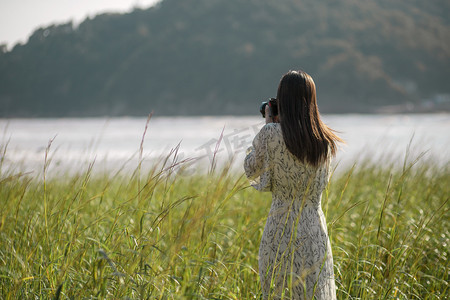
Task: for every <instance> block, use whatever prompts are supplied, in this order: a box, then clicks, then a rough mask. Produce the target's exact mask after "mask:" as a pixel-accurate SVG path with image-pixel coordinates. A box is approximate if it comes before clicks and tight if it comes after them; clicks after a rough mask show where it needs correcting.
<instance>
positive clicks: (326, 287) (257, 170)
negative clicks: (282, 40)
mask: <svg viewBox="0 0 450 300" xmlns="http://www.w3.org/2000/svg"><path fill="white" fill-rule="evenodd" d="M277 104H278V112H279V115H278V118H276V119H275V120H272V119H271V117H270V115H271V114H270V111H269V106H268V105H267V106H266V114H265V115H266V125H264V127H263V128H262V129H261V130H260V132H259V133H258V134H257V135H256V136H255V138H254V140H253V146H252V147H250V148H249V150H248V152H247V156H246V158H245V162H244V168H245V172H246V175H247V177H248V178H249V179H250V180H251V183H252V186H253V187H254V188H256V189H257V190H260V191H271V192H272V205H271V208H270V212H269V216H268V218H267V222H266V226H265V228H264V233H263V236H262V238H261V244H260V248H259V275H260V280H261V288H262V293H263V298H264V299H281V298H284V299H324V300H330V299H336V287H335V282H334V272H333V256H332V253H331V246H330V240H329V238H328V233H327V226H326V221H325V216H324V214H323V212H322V208H321V203H320V202H321V197H322V192H323V190H324V189H325V187H326V185H327V183H328V177H329V170H330V161H331V157H332V156H334V155H335V153H336V148H337V146H336V144H337V142H342V140H341V139H340V138H339V137H338V136H337V135H335V134H334V133H333V131H332V130H331V129H330V128H328V127H327V126H326V125H325V124H324V123H322V121H321V120H320V116H319V110H318V108H317V103H316V87H315V85H314V81H313V80H312V78H311V77H310V76H309V75H308V74H306V73H305V72H303V71H290V72H288V73H287V74H285V75H284V76H283V77H282V79H281V81H280V84H279V86H278V93H277ZM274 121H275V122H274Z"/></svg>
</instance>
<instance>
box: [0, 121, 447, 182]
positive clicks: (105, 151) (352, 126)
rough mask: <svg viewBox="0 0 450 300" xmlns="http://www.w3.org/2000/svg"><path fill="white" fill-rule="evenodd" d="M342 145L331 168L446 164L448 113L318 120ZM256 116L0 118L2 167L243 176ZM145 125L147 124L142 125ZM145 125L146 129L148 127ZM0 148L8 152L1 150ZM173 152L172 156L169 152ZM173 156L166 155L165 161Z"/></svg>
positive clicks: (257, 125)
mask: <svg viewBox="0 0 450 300" xmlns="http://www.w3.org/2000/svg"><path fill="white" fill-rule="evenodd" d="M322 118H323V121H324V122H325V123H326V124H327V125H328V126H329V127H330V128H332V129H334V130H336V131H337V132H338V134H339V135H340V136H341V137H342V138H343V139H344V140H345V141H346V144H345V145H342V146H341V149H340V151H339V153H338V155H337V157H336V158H335V159H334V164H335V165H336V166H337V170H339V169H345V168H347V167H348V166H351V165H353V164H354V163H356V164H358V163H360V162H362V161H364V160H367V159H369V160H371V161H373V162H376V163H379V164H386V165H387V164H390V163H392V162H394V163H397V164H399V165H401V164H402V163H403V161H404V159H405V157H406V156H407V157H408V158H407V159H408V161H413V160H414V159H415V158H417V157H419V156H420V155H421V154H423V158H422V160H428V159H431V160H434V161H436V162H437V163H438V164H443V165H444V164H449V162H450V114H411V115H358V114H354V115H324V116H322ZM263 121H264V120H263V119H262V118H260V117H257V116H255V117H153V118H152V119H151V120H150V121H149V122H148V124H147V119H146V118H126V117H123V118H90V119H77V118H61V119H0V137H1V139H0V145H1V148H2V153H1V156H2V161H3V163H2V169H3V170H5V169H14V170H15V171H20V172H30V173H32V174H38V175H39V174H40V173H42V172H43V169H44V168H43V167H44V164H45V162H46V161H47V162H48V167H47V169H46V172H48V173H53V174H61V173H71V172H79V171H84V170H86V169H87V168H88V167H89V164H93V169H94V171H107V172H109V171H116V170H119V169H124V170H129V171H133V170H135V169H136V168H137V166H138V164H139V162H140V161H142V160H143V166H147V167H149V166H152V165H154V163H155V162H160V163H161V162H162V161H164V159H165V158H166V157H168V156H170V161H171V162H173V161H178V162H180V161H183V160H190V163H191V164H190V166H189V168H191V169H198V168H205V167H207V168H209V167H210V166H211V165H212V164H213V163H217V164H226V163H228V162H230V161H233V166H234V167H233V168H234V169H235V170H236V171H237V172H241V171H243V169H242V161H243V158H244V155H245V150H246V149H247V148H248V147H249V146H250V145H251V142H252V139H253V137H254V136H255V134H256V133H257V132H258V131H259V129H260V128H261V127H262V126H263ZM147 125H148V126H147ZM146 126H147V128H146ZM5 148H6V151H4V150H5ZM171 153H172V154H171ZM170 154H171V155H170Z"/></svg>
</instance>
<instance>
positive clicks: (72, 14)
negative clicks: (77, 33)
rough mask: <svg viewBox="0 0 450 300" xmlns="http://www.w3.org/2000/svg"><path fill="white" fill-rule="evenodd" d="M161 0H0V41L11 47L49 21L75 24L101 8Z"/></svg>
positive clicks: (109, 9) (107, 9)
mask: <svg viewBox="0 0 450 300" xmlns="http://www.w3.org/2000/svg"><path fill="white" fill-rule="evenodd" d="M159 1H160V0H0V45H1V44H7V47H8V49H11V48H12V47H13V46H14V45H15V44H16V43H18V42H21V43H25V42H26V41H27V40H28V37H29V36H30V35H31V34H32V33H33V31H34V30H35V29H37V28H39V27H45V26H48V25H50V24H55V23H57V24H61V23H66V22H68V21H70V20H72V21H74V23H75V24H78V23H80V22H81V21H83V20H84V19H85V18H86V17H87V16H90V17H93V16H95V15H97V14H99V13H104V12H128V11H131V10H132V9H133V7H140V8H147V7H150V6H152V5H154V4H155V3H156V2H159Z"/></svg>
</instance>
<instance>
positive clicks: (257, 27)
mask: <svg viewBox="0 0 450 300" xmlns="http://www.w3.org/2000/svg"><path fill="white" fill-rule="evenodd" d="M449 7H450V2H448V1H441V0H431V1H427V2H423V1H419V0H409V1H406V0H375V1H354V0H343V1H332V0H319V1H318V0H303V1H299V0H283V1H271V0H164V1H162V2H161V3H160V4H158V5H156V6H154V7H151V8H149V9H145V10H142V9H136V10H134V11H132V12H131V13H127V14H102V15H98V16H96V17H95V18H92V19H86V20H85V21H83V22H82V23H81V24H79V25H78V26H74V25H73V24H72V23H70V22H69V23H67V24H59V25H53V26H49V27H46V28H39V29H37V30H36V31H35V32H34V33H33V34H32V35H31V36H30V38H29V40H28V42H27V43H26V44H24V45H20V44H19V45H16V46H15V47H14V48H13V49H12V50H11V51H6V50H3V51H1V53H0V116H2V117H11V116H24V117H28V116H37V117H48V116H58V117H59V116H100V115H109V116H119V115H146V114H148V113H149V112H150V111H152V110H153V111H154V112H155V114H157V115H205V114H206V115H219V114H241V115H242V114H254V113H256V111H257V108H258V105H259V102H260V101H262V100H265V99H267V98H268V97H271V96H274V95H275V94H276V88H277V85H278V81H279V79H280V77H281V76H282V74H283V73H285V72H286V71H288V70H289V69H300V68H301V69H303V70H305V71H307V72H308V73H310V74H311V75H312V76H313V78H314V79H315V82H316V84H317V87H318V98H319V99H318V101H319V105H320V109H321V111H322V112H334V113H336V112H374V111H377V110H379V109H380V108H382V107H385V106H397V107H403V106H405V107H407V106H408V105H409V106H411V105H413V106H414V105H416V107H417V106H418V105H420V104H421V103H422V102H424V100H425V99H431V100H433V99H444V102H445V101H446V99H447V100H448V95H449V94H450V85H449V84H448V78H450V42H449V41H450V26H449V19H448V14H449V12H450V9H449ZM442 95H443V96H442ZM428 103H430V102H428ZM431 105H433V103H432V102H431Z"/></svg>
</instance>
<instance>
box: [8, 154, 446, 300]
mask: <svg viewBox="0 0 450 300" xmlns="http://www.w3.org/2000/svg"><path fill="white" fill-rule="evenodd" d="M1 150H2V153H3V156H2V160H1V161H2V162H3V158H4V157H5V156H7V151H6V146H3V147H2V149H1ZM50 150H51V149H50V148H49V149H48V151H50ZM191 163H193V162H192V161H189V160H184V161H179V160H178V158H177V149H174V151H172V152H170V153H169V154H168V155H167V157H165V158H164V159H161V160H160V162H159V163H155V164H154V165H153V166H152V167H151V168H150V169H141V164H139V166H138V168H137V169H136V172H134V173H131V174H130V173H129V172H120V171H119V172H116V173H113V174H111V173H100V172H94V169H95V163H94V162H93V163H91V164H88V165H86V166H85V169H84V171H81V172H79V173H78V174H71V175H65V176H63V175H61V176H47V175H48V174H47V172H48V165H49V164H51V155H49V156H48V157H47V158H46V161H45V163H44V165H45V166H46V167H45V168H44V170H42V172H43V174H44V176H41V175H42V174H39V175H36V174H35V175H33V176H32V175H31V174H23V173H21V172H20V171H18V170H12V169H5V168H4V167H3V168H2V165H0V172H1V173H0V220H1V223H0V245H1V246H0V298H2V299H31V298H43V299H48V298H55V299H67V298H69V299H80V298H89V299H107V298H108V299H110V298H114V299H119V298H120V299H260V297H261V294H260V287H259V277H258V271H257V267H258V263H257V254H258V247H259V240H260V237H261V235H262V230H263V227H264V224H265V219H266V217H267V214H268V211H269V207H270V194H269V193H260V192H257V191H255V190H253V189H252V188H251V187H249V186H248V181H247V180H246V179H245V178H244V176H243V175H242V174H241V173H239V172H236V171H232V170H230V168H229V167H226V166H224V167H220V168H219V167H216V168H211V169H210V170H209V171H208V172H203V173H195V174H190V173H188V168H187V167H188V166H189V164H191ZM449 174H450V173H449V167H448V165H444V166H439V165H437V164H436V163H434V162H431V161H426V159H425V158H423V157H422V158H420V160H419V161H416V160H412V161H410V159H409V158H408V157H406V158H405V163H404V165H403V167H402V168H396V167H394V166H392V167H391V166H389V165H387V164H384V165H383V166H379V165H376V164H372V163H369V162H367V161H363V162H360V163H356V164H355V165H354V166H353V167H351V168H349V169H348V170H341V171H340V172H339V173H336V174H335V175H333V177H332V179H331V181H330V184H329V186H328V188H327V190H326V191H325V192H324V195H323V198H322V207H323V209H324V212H325V214H326V216H327V220H328V230H329V234H330V238H331V242H332V248H333V256H334V262H335V273H336V283H337V287H338V291H337V293H338V299H448V296H449V289H448V276H449V272H450V270H449V264H448V258H449V251H448V249H449V246H448V245H449V238H450V234H449V228H450V226H449V225H450V224H449V222H450V215H449V205H448V198H449V195H450V190H449V189H450V188H449V184H448V183H449V182H450V175H449Z"/></svg>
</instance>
